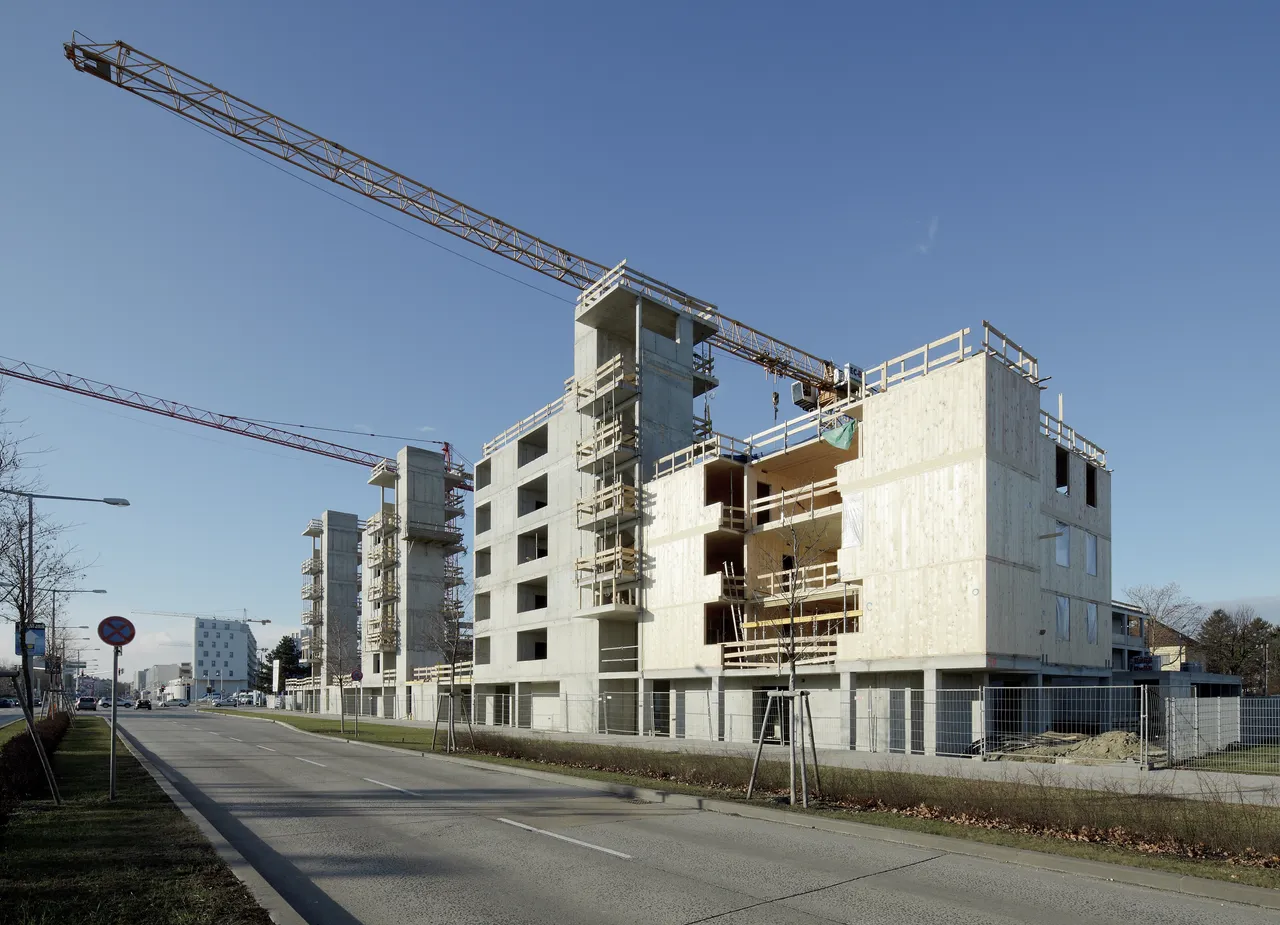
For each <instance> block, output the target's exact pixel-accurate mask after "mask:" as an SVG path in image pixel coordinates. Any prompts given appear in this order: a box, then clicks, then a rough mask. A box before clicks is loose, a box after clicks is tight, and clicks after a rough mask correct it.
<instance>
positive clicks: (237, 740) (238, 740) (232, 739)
mask: <svg viewBox="0 0 1280 925" xmlns="http://www.w3.org/2000/svg"><path fill="white" fill-rule="evenodd" d="M227 738H228V739H230V740H231V741H232V742H243V741H244V739H237V738H236V737H235V736H227Z"/></svg>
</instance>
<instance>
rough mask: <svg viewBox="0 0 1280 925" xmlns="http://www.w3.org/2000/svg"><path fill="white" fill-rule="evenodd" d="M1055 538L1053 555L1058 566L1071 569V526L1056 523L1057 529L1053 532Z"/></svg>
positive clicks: (1059, 522)
mask: <svg viewBox="0 0 1280 925" xmlns="http://www.w3.org/2000/svg"><path fill="white" fill-rule="evenodd" d="M1055 532H1056V533H1057V536H1056V537H1055V538H1054V539H1055V547H1054V548H1055V555H1056V556H1057V560H1058V564H1059V565H1061V566H1062V567H1063V568H1070V567H1071V525H1070V524H1064V523H1062V521H1058V529H1057V530H1056V531H1055Z"/></svg>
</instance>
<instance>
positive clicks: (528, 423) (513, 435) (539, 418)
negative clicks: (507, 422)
mask: <svg viewBox="0 0 1280 925" xmlns="http://www.w3.org/2000/svg"><path fill="white" fill-rule="evenodd" d="M572 391H573V377H572V376H571V377H569V378H568V379H566V380H565V390H564V394H562V395H561V396H560V397H559V398H557V399H555V400H554V401H550V402H548V403H547V404H545V405H543V406H542V407H541V408H539V409H538V410H537V411H535V412H533V414H531V415H529V416H528V417H527V418H525V419H524V420H521V421H517V422H516V423H515V424H512V425H511V426H510V427H508V428H507V429H506V430H504V431H503V432H502V433H500V434H498V436H496V437H494V438H493V439H492V440H490V441H489V442H488V443H486V444H485V445H484V446H483V447H481V450H480V454H481V456H482V457H483V458H485V459H487V458H488V457H490V456H492V455H493V454H494V453H496V452H497V451H498V450H500V449H502V448H503V447H504V446H506V445H507V444H509V443H511V442H512V441H513V440H517V439H519V438H520V437H522V436H524V434H526V433H528V432H529V431H531V430H533V429H534V428H536V427H539V426H540V425H542V424H543V423H544V422H546V421H547V420H548V419H549V418H551V417H552V416H554V415H556V414H559V413H560V412H561V411H563V410H564V405H565V400H566V399H567V398H568V397H569V394H570V393H571V392H572Z"/></svg>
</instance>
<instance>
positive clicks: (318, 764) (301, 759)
mask: <svg viewBox="0 0 1280 925" xmlns="http://www.w3.org/2000/svg"><path fill="white" fill-rule="evenodd" d="M293 757H294V758H296V759H297V760H298V761H305V762H306V763H307V764H314V765H315V766H316V767H317V768H325V767H328V765H324V764H321V763H320V762H318V761H312V760H311V759H310V758H298V756H297V755H294V756H293Z"/></svg>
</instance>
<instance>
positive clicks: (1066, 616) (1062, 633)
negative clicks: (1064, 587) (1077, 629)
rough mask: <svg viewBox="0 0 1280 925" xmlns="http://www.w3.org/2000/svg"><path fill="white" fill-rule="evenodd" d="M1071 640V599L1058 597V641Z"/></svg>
mask: <svg viewBox="0 0 1280 925" xmlns="http://www.w3.org/2000/svg"><path fill="white" fill-rule="evenodd" d="M1070 638H1071V598H1069V597H1064V596H1062V595H1061V594H1059V595H1058V640H1059V641H1061V642H1066V641H1067V640H1069V639H1070Z"/></svg>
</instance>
